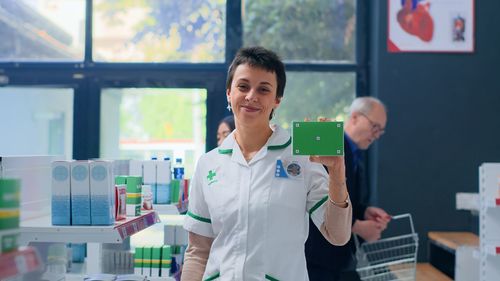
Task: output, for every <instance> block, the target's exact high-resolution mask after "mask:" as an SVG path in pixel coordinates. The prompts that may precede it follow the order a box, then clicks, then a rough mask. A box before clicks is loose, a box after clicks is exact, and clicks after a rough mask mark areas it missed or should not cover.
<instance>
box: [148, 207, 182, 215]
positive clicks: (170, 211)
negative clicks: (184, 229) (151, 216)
mask: <svg viewBox="0 0 500 281" xmlns="http://www.w3.org/2000/svg"><path fill="white" fill-rule="evenodd" d="M153 210H155V211H156V212H157V213H158V214H159V215H178V214H179V210H177V204H153Z"/></svg>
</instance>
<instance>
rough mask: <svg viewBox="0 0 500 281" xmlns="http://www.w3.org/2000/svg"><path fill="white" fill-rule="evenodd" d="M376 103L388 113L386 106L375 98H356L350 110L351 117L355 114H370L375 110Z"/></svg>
mask: <svg viewBox="0 0 500 281" xmlns="http://www.w3.org/2000/svg"><path fill="white" fill-rule="evenodd" d="M376 103H378V104H380V105H381V106H382V107H383V108H384V110H385V111H386V108H385V105H384V104H383V103H382V102H381V101H380V100H379V99H377V98H374V97H359V98H356V99H354V101H353V102H352V104H351V107H350V108H349V116H350V115H352V114H353V113H354V112H361V113H364V114H369V113H370V112H371V111H372V109H373V105H374V104H376Z"/></svg>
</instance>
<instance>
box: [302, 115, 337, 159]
mask: <svg viewBox="0 0 500 281" xmlns="http://www.w3.org/2000/svg"><path fill="white" fill-rule="evenodd" d="M292 154H293V155H321V156H343V155H344V122H297V121H293V122H292Z"/></svg>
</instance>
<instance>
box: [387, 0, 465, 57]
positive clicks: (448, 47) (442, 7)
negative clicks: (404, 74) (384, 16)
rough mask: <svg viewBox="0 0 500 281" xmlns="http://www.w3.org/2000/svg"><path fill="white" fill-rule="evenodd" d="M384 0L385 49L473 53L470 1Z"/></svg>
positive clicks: (390, 50) (393, 51)
mask: <svg viewBox="0 0 500 281" xmlns="http://www.w3.org/2000/svg"><path fill="white" fill-rule="evenodd" d="M387 1H388V5H387V8H388V36H387V50H388V51H389V52H391V53H397V52H446V53H452V52H459V53H471V52H474V0H387Z"/></svg>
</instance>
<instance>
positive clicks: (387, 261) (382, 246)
mask: <svg viewBox="0 0 500 281" xmlns="http://www.w3.org/2000/svg"><path fill="white" fill-rule="evenodd" d="M403 218H408V219H409V221H410V227H411V233H410V234H404V235H399V236H393V237H388V238H383V239H380V240H377V241H374V242H365V243H361V244H360V243H359V241H358V238H357V236H356V235H354V242H355V244H356V258H357V262H358V264H357V267H356V271H357V272H358V274H359V277H360V279H361V280H363V281H395V280H398V281H410V280H415V277H416V276H415V275H416V262H417V249H418V234H417V233H415V229H414V227H413V220H412V218H411V215H410V214H402V215H397V216H393V217H392V220H398V219H403Z"/></svg>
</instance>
